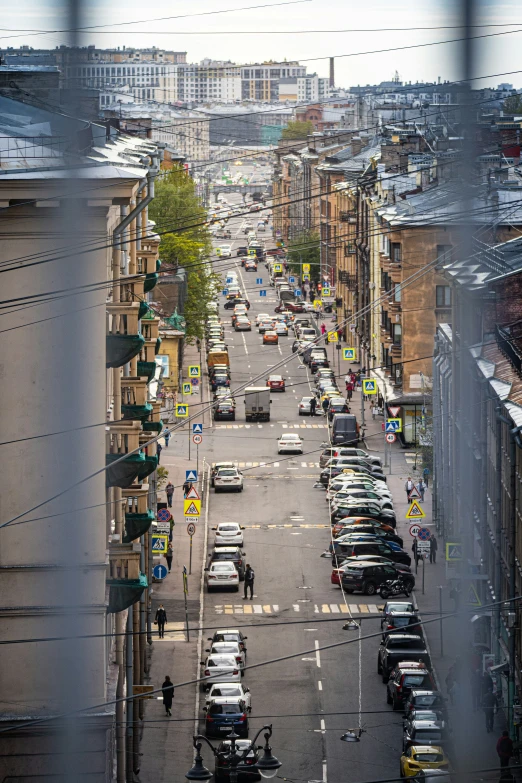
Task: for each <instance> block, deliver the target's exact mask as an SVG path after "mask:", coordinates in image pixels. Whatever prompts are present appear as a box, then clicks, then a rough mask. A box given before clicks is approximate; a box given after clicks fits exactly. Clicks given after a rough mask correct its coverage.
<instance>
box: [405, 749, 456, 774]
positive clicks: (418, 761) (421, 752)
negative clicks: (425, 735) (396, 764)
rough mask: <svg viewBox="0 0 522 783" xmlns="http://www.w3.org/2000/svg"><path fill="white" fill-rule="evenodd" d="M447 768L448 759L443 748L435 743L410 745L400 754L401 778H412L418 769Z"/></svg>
mask: <svg viewBox="0 0 522 783" xmlns="http://www.w3.org/2000/svg"><path fill="white" fill-rule="evenodd" d="M422 769H423V770H428V769H429V770H435V769H442V770H448V769H449V759H448V757H447V756H446V754H445V752H444V750H443V749H442V748H441V747H439V746H437V745H433V746H432V745H412V746H411V747H410V748H408V750H407V751H406V752H405V753H403V754H402V756H401V760H400V774H401V777H403V778H412V777H413V776H414V775H416V774H417V773H418V772H419V771H420V770H422Z"/></svg>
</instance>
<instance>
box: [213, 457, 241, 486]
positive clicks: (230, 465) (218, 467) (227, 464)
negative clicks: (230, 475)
mask: <svg viewBox="0 0 522 783" xmlns="http://www.w3.org/2000/svg"><path fill="white" fill-rule="evenodd" d="M221 468H237V462H213V463H212V464H211V466H210V485H211V486H212V487H213V486H214V478H215V476H216V473H217V472H218V470H221Z"/></svg>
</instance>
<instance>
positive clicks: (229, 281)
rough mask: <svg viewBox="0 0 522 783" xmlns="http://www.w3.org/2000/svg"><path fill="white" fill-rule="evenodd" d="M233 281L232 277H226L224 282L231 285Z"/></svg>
mask: <svg viewBox="0 0 522 783" xmlns="http://www.w3.org/2000/svg"><path fill="white" fill-rule="evenodd" d="M233 280H234V278H233V277H227V279H226V281H225V282H227V283H232V282H233Z"/></svg>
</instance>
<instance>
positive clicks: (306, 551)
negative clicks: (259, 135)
mask: <svg viewBox="0 0 522 783" xmlns="http://www.w3.org/2000/svg"><path fill="white" fill-rule="evenodd" d="M228 200H229V202H233V201H235V202H239V201H240V197H239V195H238V196H235V194H234V195H230V196H228ZM242 222H243V219H241V218H236V219H234V220H231V221H230V222H229V227H230V228H231V229H232V236H233V237H234V247H237V245H238V244H239V242H238V240H243V239H244V236H243V233H239V231H240V226H241V223H242ZM268 236H269V234H268V232H267V233H265V238H267V239H268ZM242 243H243V242H242V241H241V244H242ZM216 244H225V243H224V242H219V241H218V242H217V243H216ZM219 267H220V268H221V269H224V268H230V269H231V268H233V267H236V268H237V271H238V274H239V279H240V282H241V285H242V287H243V288H244V290H245V292H246V294H247V296H248V298H249V299H250V301H251V303H252V307H251V309H250V315H251V316H252V317H253V318H254V317H255V315H256V313H257V312H273V309H274V307H275V306H276V297H275V292H274V289H271V288H270V287H269V284H268V273H267V271H266V269H265V267H264V265H260V266H259V269H258V272H257V273H255V272H245V271H244V270H243V269H241V266H240V264H239V263H237V262H236V257H235V254H234V257H233V258H232V259H230V260H229V263H227V264H224V263H223V264H221V263H220V264H219ZM257 278H262V279H263V282H262V284H258V283H256V279H257ZM261 289H262V290H267V296H266V298H265V297H260V296H259V290H261ZM223 302H224V299H223ZM220 313H221V317H222V319H223V321H224V322H225V324H226V326H225V334H226V337H225V340H226V342H227V343H228V344H229V353H230V357H231V369H232V388H234V386H236V385H239V384H242V383H245V382H246V381H249V380H250V379H254V378H256V377H258V376H261V378H263V379H264V378H267V377H268V375H269V374H270V372H271V371H272V367H274V365H276V364H279V363H281V362H282V360H284V361H283V363H282V366H281V367H280V368H278V369H277V372H280V373H281V374H282V375H283V376H284V377H285V379H286V383H287V391H286V392H285V393H273V394H272V400H273V403H272V406H271V421H270V423H269V424H268V423H264V424H262V425H257V424H251V425H250V426H247V425H246V424H245V420H244V406H243V400H242V398H238V404H237V411H238V414H237V419H236V421H235V422H234V423H233V424H232V423H225V422H214V423H213V427H212V429H211V430H208V431H207V433H206V434H205V441H204V449H203V453H204V454H205V457H206V459H207V461H209V462H212V461H216V460H226V459H235V460H237V461H238V462H239V463H240V464H241V469H242V470H243V472H244V477H245V489H244V492H243V493H240V494H229V493H227V494H219V495H215V494H214V492H212V494H211V497H210V506H209V524H210V527H211V526H212V525H214V524H216V523H217V522H222V521H226V520H233V521H238V522H241V524H243V525H245V527H246V530H245V533H244V536H245V540H244V551H245V552H246V555H247V557H246V559H247V561H248V562H250V563H251V564H252V566H253V568H254V570H255V573H256V581H255V596H254V599H253V600H252V601H251V600H248V601H245V600H243V598H242V592H240V593H231V594H228V593H212V594H210V595H209V594H207V593H205V597H204V616H203V620H204V625H205V626H215V625H217V624H218V621H219V620H220V619H222V621H223V627H229V628H237V627H241V626H244V625H247V626H249V627H248V628H247V630H245V633H246V634H247V636H248V664H249V665H253V664H260V663H263V662H267V661H268V662H269V661H270V660H271V659H274V658H279V657H282V656H287V655H294V654H297V655H296V657H295V658H291V659H289V660H286V661H282V662H278V663H267V665H263V666H259V667H258V668H253V669H251V670H247V672H246V675H245V678H244V682H245V684H246V685H248V687H249V688H250V690H251V693H252V705H253V709H252V715H251V723H250V737H253V736H254V734H255V732H256V731H257V730H258V728H260V727H261V726H262V725H263V724H265V723H271V724H272V725H273V730H274V734H273V737H272V742H271V744H272V747H273V752H274V754H275V755H276V756H277V757H278V758H279V759H280V760H281V761H282V762H283V766H282V768H281V770H280V773H279V776H280V777H282V778H284V779H288V780H291V781H299V782H300V781H308V782H311V781H313V782H314V783H315V782H316V781H321V783H327V781H330V783H340V782H341V781H344V780H346V779H347V778H348V776H349V779H350V780H351V781H372V780H379V779H384V778H390V777H393V776H394V775H398V772H399V756H400V752H401V738H402V720H401V717H400V715H398V714H394V713H393V712H392V710H391V708H390V707H388V706H387V704H386V691H385V686H384V685H383V684H382V682H381V679H380V677H378V676H377V669H376V659H377V649H378V644H379V639H378V638H375V639H371V640H368V641H363V642H359V641H358V639H359V635H360V634H361V633H362V634H363V635H366V634H370V633H373V632H377V631H378V629H379V627H380V626H379V621H378V619H377V610H376V606H375V603H373V604H372V603H370V601H371V599H367V598H366V597H365V596H353V595H351V596H346V599H345V598H343V595H342V593H341V590H340V588H339V587H336V586H333V585H332V584H331V583H330V573H331V562H330V561H329V560H327V559H322V558H321V557H320V555H321V553H322V552H323V551H324V550H325V548H326V547H327V546H328V543H329V536H330V529H329V524H328V515H327V507H326V502H325V495H324V491H323V490H321V489H318V488H315V487H314V483H315V479H316V478H317V476H318V473H319V470H318V460H319V454H320V450H321V444H322V443H323V442H324V441H325V440H326V439H327V429H326V427H325V426H324V423H323V419H322V418H320V417H317V418H316V419H315V420H310V419H309V418H308V417H303V418H299V416H298V408H297V403H298V400H299V399H300V397H301V396H302V395H304V394H306V393H307V392H308V391H309V376H308V371H307V370H306V368H304V367H301V366H300V362H299V360H298V359H295V358H290V357H291V356H292V354H291V343H292V336H289V337H288V338H286V337H280V342H279V345H278V346H277V347H273V346H263V345H262V343H261V337H260V335H259V334H258V333H257V330H256V329H255V328H254V330H253V331H252V332H238V333H236V332H234V331H232V328H231V325H230V315H231V312H230V311H226V310H224V309H223V307H222V306H221V308H220ZM297 426H298V427H299V433H300V434H301V435H302V436H303V438H304V447H305V452H307V453H305V454H304V455H303V456H302V457H301V456H291V457H288V456H287V455H285V456H278V454H277V443H276V440H277V437H278V436H279V435H280V434H282V433H283V432H286V431H294V429H295V427H297ZM212 541H213V534H212V532H211V531H210V532H209V549H210V547H211V545H212ZM374 600H375V599H374ZM350 613H352V614H353V616H354V617H355V618H356V619H357V620H358V621H361V626H360V630H359V631H357V630H355V631H354V630H351V631H345V630H343V628H342V626H343V624H344V623H345V622H346V620H347V619H349V617H350ZM269 623H276V625H274V626H268V624H269ZM205 637H206V635H205ZM339 642H349V643H348V644H345V645H343V646H340V647H337V648H334V649H331V650H324V651H320V652H317V651H316V648H317V647H321V646H323V645H328V644H335V643H339ZM204 647H205V644H204ZM300 653H302V654H300ZM201 714H202V715H203V713H201ZM202 726H203V724H201V727H202ZM359 726H361V727H362V728H364V729H365V732H364V733H363V735H362V738H361V741H360V742H358V743H344V742H341V741H340V736H341V734H342V733H343V732H344V731H346V730H347V729H350V728H357V727H359Z"/></svg>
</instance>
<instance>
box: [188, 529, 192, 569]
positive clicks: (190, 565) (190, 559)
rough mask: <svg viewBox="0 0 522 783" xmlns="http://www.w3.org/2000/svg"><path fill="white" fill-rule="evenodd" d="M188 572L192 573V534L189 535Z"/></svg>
mask: <svg viewBox="0 0 522 783" xmlns="http://www.w3.org/2000/svg"><path fill="white" fill-rule="evenodd" d="M189 552H190V554H189V574H191V573H192V536H190V550H189Z"/></svg>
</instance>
